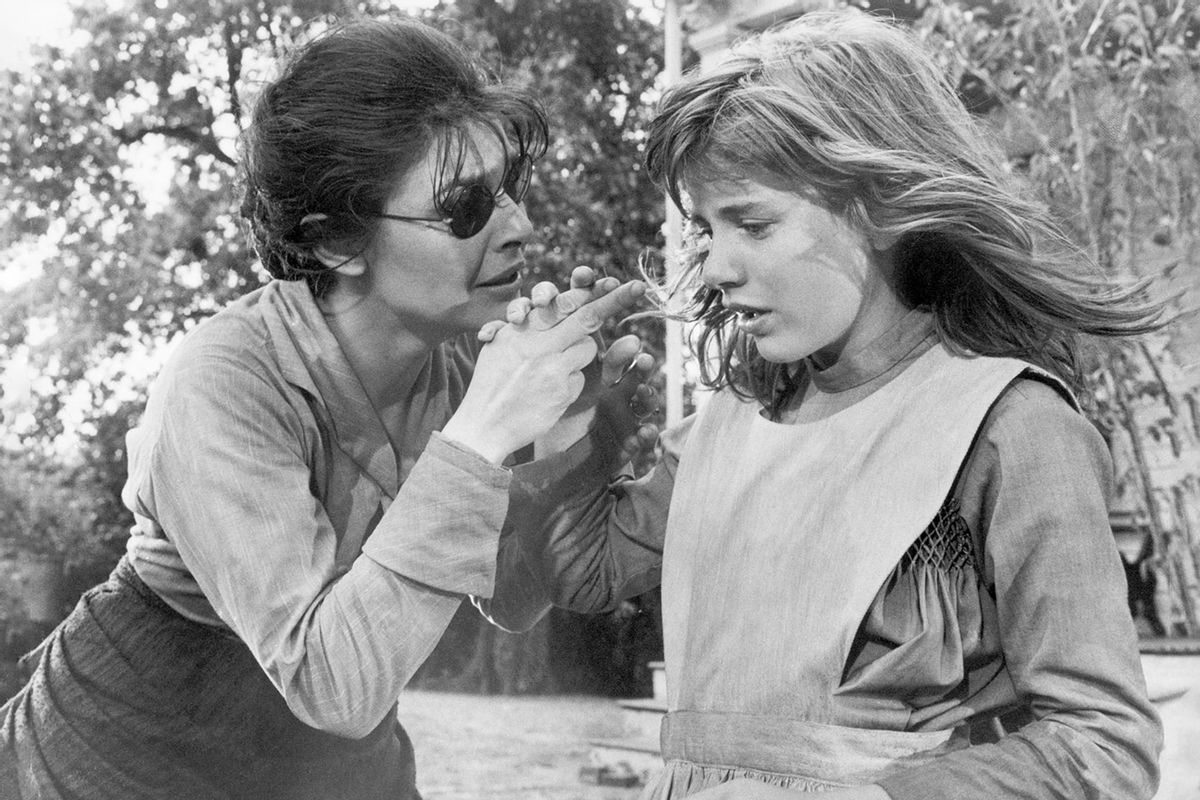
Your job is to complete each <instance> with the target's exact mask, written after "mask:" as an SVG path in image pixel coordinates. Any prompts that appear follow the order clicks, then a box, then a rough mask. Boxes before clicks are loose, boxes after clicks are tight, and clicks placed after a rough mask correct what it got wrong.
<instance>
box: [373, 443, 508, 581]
mask: <svg viewBox="0 0 1200 800" xmlns="http://www.w3.org/2000/svg"><path fill="white" fill-rule="evenodd" d="M511 480H512V474H511V473H510V472H509V471H508V470H507V469H504V468H503V467H498V466H496V465H495V464H492V463H491V462H490V461H488V460H487V459H485V458H483V457H482V456H480V455H479V454H478V453H476V452H475V451H474V450H471V449H470V448H467V447H463V446H461V445H458V444H456V443H454V442H452V441H451V440H449V439H447V438H446V437H444V436H442V435H441V434H440V433H437V432H435V433H434V434H433V436H432V437H430V439H429V444H428V445H426V447H425V452H424V453H422V454H421V457H420V458H418V459H417V462H416V464H415V465H413V468H412V471H411V472H410V473H409V475H408V478H407V479H405V481H404V485H403V486H401V487H400V492H399V493H398V494H397V495H396V499H395V500H394V501H393V502H392V504H391V506H390V507H389V508H388V509H387V511H386V512H384V515H383V518H382V519H381V520H380V521H379V525H378V526H376V528H375V530H374V532H373V533H372V534H371V535H370V537H368V539H367V542H366V544H365V545H363V554H364V555H366V556H368V557H369V558H371V559H372V560H374V561H375V562H376V563H378V564H379V565H380V566H382V567H383V568H384V569H388V570H391V571H392V572H395V573H397V574H399V575H403V576H404V577H406V578H409V579H411V580H414V581H417V582H419V583H422V584H425V585H426V586H431V587H433V588H435V589H440V590H443V591H446V592H451V593H454V594H463V595H466V594H473V595H477V596H480V597H491V596H492V591H493V588H494V586H495V582H496V553H497V549H498V545H499V539H500V528H501V526H502V525H503V524H504V518H505V515H506V514H507V512H508V487H509V483H510V481H511Z"/></svg>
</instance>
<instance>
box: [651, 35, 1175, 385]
mask: <svg viewBox="0 0 1200 800" xmlns="http://www.w3.org/2000/svg"><path fill="white" fill-rule="evenodd" d="M646 160H647V165H648V167H649V172H650V175H651V176H652V177H653V178H654V179H655V180H656V181H658V182H659V183H661V184H663V185H665V187H666V190H667V191H668V193H669V194H670V196H671V197H672V198H673V199H674V201H675V203H676V204H677V205H679V206H680V207H681V208H684V207H685V206H686V202H685V197H684V195H685V194H686V188H687V185H688V184H689V182H696V181H706V180H711V179H713V178H715V177H719V176H722V175H729V174H735V175H742V176H747V177H752V178H753V179H754V180H757V181H759V182H762V183H766V184H768V185H772V186H774V187H776V188H782V189H786V190H791V191H796V192H797V193H800V194H804V195H805V196H807V197H810V198H815V199H816V200H817V201H818V202H821V203H822V204H823V205H825V206H826V207H828V208H829V209H830V210H832V211H834V212H836V213H839V214H844V215H845V216H846V218H847V219H848V220H849V221H850V222H851V223H852V224H854V225H856V226H857V227H858V228H859V229H860V230H861V231H863V232H864V233H865V234H867V235H868V236H869V237H871V238H872V239H873V240H875V241H895V242H896V250H895V253H896V257H897V267H898V269H897V275H896V281H897V289H898V291H899V292H900V295H901V297H902V299H903V300H904V301H905V302H906V303H907V304H909V305H910V306H912V307H928V308H929V309H930V310H931V311H932V312H933V314H934V316H935V319H936V325H937V328H938V331H939V333H940V335H941V337H942V339H943V340H944V341H946V342H947V343H948V344H949V345H950V346H951V347H955V348H957V349H959V350H962V351H970V352H974V353H979V354H986V355H1005V356H1013V357H1017V358H1022V359H1025V360H1027V361H1030V362H1033V363H1035V364H1038V365H1039V366H1042V367H1044V368H1045V369H1047V370H1050V371H1051V372H1053V373H1055V374H1057V375H1059V376H1060V377H1062V378H1064V379H1065V380H1066V381H1068V383H1070V384H1073V385H1077V384H1078V383H1079V380H1080V379H1081V367H1080V364H1079V355H1078V339H1079V335H1080V334H1081V333H1088V334H1099V335H1118V334H1128V333H1140V332H1144V331H1146V330H1149V329H1151V328H1153V327H1154V326H1155V323H1154V321H1153V320H1154V319H1155V318H1156V314H1157V310H1156V307H1153V306H1148V305H1145V304H1143V303H1140V302H1138V301H1137V300H1136V298H1137V297H1138V296H1140V295H1139V293H1140V291H1141V287H1140V286H1139V287H1133V288H1125V289H1121V288H1116V287H1114V286H1111V285H1109V284H1105V283H1104V282H1097V281H1096V279H1095V278H1091V277H1084V272H1085V271H1084V270H1081V269H1080V268H1079V266H1078V264H1077V263H1074V262H1077V261H1079V259H1080V257H1081V256H1080V253H1079V252H1078V249H1077V248H1076V247H1074V246H1072V245H1071V244H1070V242H1069V241H1068V239H1067V237H1066V236H1065V235H1064V234H1063V232H1062V231H1061V229H1060V227H1059V226H1058V225H1057V224H1056V223H1055V222H1054V221H1053V220H1052V219H1051V217H1050V216H1049V214H1048V212H1047V210H1046V209H1045V208H1044V206H1043V205H1041V204H1039V203H1036V202H1033V201H1031V200H1030V199H1028V198H1027V197H1026V196H1024V194H1023V193H1022V192H1020V191H1018V190H1017V188H1016V187H1015V186H1014V184H1013V183H1012V181H1011V180H1010V178H1009V176H1008V173H1007V171H1006V169H1005V166H1004V160H1003V157H1002V155H1001V154H1000V152H999V150H998V148H996V147H995V146H994V145H993V144H992V143H991V142H990V141H989V139H988V137H987V136H986V135H984V133H983V132H982V131H981V129H980V128H979V126H978V125H977V123H976V122H975V121H974V119H972V117H971V116H970V114H969V113H968V112H967V110H966V109H965V107H964V106H963V104H962V102H961V101H960V100H959V98H958V97H957V96H956V94H955V93H954V91H953V89H952V88H951V87H950V85H949V84H948V82H947V81H946V78H945V76H944V75H943V74H942V72H941V71H940V70H939V68H938V67H937V65H936V63H935V62H934V60H933V59H932V58H931V57H930V56H929V55H928V54H927V53H926V52H925V51H924V50H923V49H922V46H921V45H920V43H919V42H918V41H917V40H916V39H915V38H914V37H913V36H911V35H910V34H908V33H907V32H905V31H904V30H902V29H900V28H899V27H897V26H896V25H895V24H893V23H889V22H885V21H883V20H881V19H879V18H875V17H871V16H869V15H867V14H863V13H859V12H814V13H810V14H806V15H804V16H802V17H800V18H799V19H797V20H794V21H792V22H790V23H785V24H783V25H782V26H779V27H776V28H774V29H771V30H768V31H767V32H764V33H762V34H759V35H757V36H754V37H752V38H750V39H747V40H745V41H742V42H741V43H739V44H736V45H735V46H734V47H733V48H732V50H731V52H730V53H729V54H728V56H727V57H726V58H725V59H724V60H723V61H722V62H721V63H720V64H719V65H718V66H716V67H715V68H714V69H712V70H711V71H707V72H704V73H698V74H692V75H690V76H688V77H686V78H685V79H684V80H683V82H682V83H680V84H678V85H677V86H675V87H674V88H672V89H671V90H670V91H669V92H667V94H666V95H665V96H664V98H663V100H662V102H661V105H660V108H659V112H658V115H657V116H656V118H655V119H654V121H653V122H652V123H651V126H650V130H649V133H648V141H647V156H646ZM876 237H878V238H876ZM685 252H687V250H686V249H685ZM701 263H702V258H693V259H692V260H691V262H690V263H686V259H685V264H684V268H685V270H690V271H691V272H692V273H695V272H696V271H697V270H698V269H699V267H700V264H701ZM688 314H689V316H690V318H692V319H698V320H700V321H702V322H703V326H702V330H701V334H700V339H699V345H698V347H699V350H700V355H701V358H700V364H701V368H702V370H703V373H702V375H703V377H704V380H705V382H706V383H708V384H709V385H711V386H714V387H721V386H730V387H732V388H733V389H734V390H735V391H738V392H739V393H741V394H744V395H747V396H754V397H757V398H758V399H759V400H760V401H762V402H763V403H764V404H765V405H768V406H770V405H772V404H773V403H774V402H775V401H776V399H777V395H778V393H779V390H780V381H781V380H783V381H786V379H787V377H788V376H789V375H790V374H791V373H792V372H794V370H789V369H788V368H787V367H786V366H780V365H773V364H769V363H767V362H765V361H764V360H763V359H762V358H761V357H760V356H758V354H757V352H756V351H755V349H754V345H753V341H752V340H751V339H749V337H746V336H745V335H743V334H740V333H739V332H738V331H737V328H736V326H735V325H733V319H732V316H733V315H732V314H731V313H730V312H728V311H726V310H725V309H724V308H722V306H721V304H720V293H719V292H715V291H711V290H706V289H700V290H699V291H698V292H697V294H696V295H695V297H694V298H693V299H692V302H691V304H690V306H689V308H688Z"/></svg>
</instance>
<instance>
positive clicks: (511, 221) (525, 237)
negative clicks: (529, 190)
mask: <svg viewBox="0 0 1200 800" xmlns="http://www.w3.org/2000/svg"><path fill="white" fill-rule="evenodd" d="M494 213H498V214H503V215H504V228H503V232H504V237H503V241H504V242H505V243H506V244H507V243H510V242H513V241H516V242H520V243H521V244H525V243H526V242H528V241H529V240H530V239H532V238H533V223H532V222H530V220H529V215H528V214H526V213H525V205H524V204H523V203H516V202H513V200H512V198H510V197H509V196H508V195H504V196H503V198H502V199H501V200H500V202H499V203H498V204H497V205H496V210H495V212H494Z"/></svg>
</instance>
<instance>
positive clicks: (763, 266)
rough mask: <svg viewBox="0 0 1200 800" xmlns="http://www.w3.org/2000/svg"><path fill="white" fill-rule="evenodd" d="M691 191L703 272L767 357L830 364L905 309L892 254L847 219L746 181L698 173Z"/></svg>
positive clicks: (881, 329) (890, 322)
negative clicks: (892, 276)
mask: <svg viewBox="0 0 1200 800" xmlns="http://www.w3.org/2000/svg"><path fill="white" fill-rule="evenodd" d="M688 194H689V195H690V197H691V200H692V203H693V206H692V215H691V218H692V222H693V223H694V224H695V225H696V226H697V227H698V228H699V229H700V231H701V232H703V233H706V234H707V235H708V236H709V237H710V241H709V243H708V245H709V249H708V254H707V256H706V257H705V258H704V262H703V266H702V268H701V273H700V275H701V279H702V280H703V281H704V285H705V286H707V287H708V288H710V289H714V290H717V291H719V292H720V293H721V302H722V304H723V305H724V306H725V308H727V309H729V310H731V311H736V312H737V325H738V327H739V329H740V330H741V331H742V332H743V333H745V334H748V335H749V336H752V337H754V341H755V344H756V345H757V347H758V352H759V354H761V355H762V357H763V358H765V359H766V360H768V361H772V362H776V363H791V362H796V361H800V360H801V359H804V358H810V357H811V358H812V359H813V361H814V362H815V363H816V364H817V366H818V367H827V366H829V365H830V364H832V363H833V362H835V361H836V360H837V359H838V356H839V355H841V353H842V352H843V351H844V350H847V349H849V351H850V352H853V351H854V350H856V349H858V348H859V347H861V346H862V345H865V344H867V343H869V342H870V341H871V340H872V339H874V338H875V337H876V336H878V335H879V334H881V333H883V332H884V331H886V330H887V328H888V327H890V326H891V325H892V324H893V323H894V322H895V321H896V320H897V319H899V317H900V316H903V314H904V313H905V309H904V308H903V306H902V304H901V303H900V301H899V299H898V298H897V297H896V295H895V293H894V292H893V291H892V289H891V287H890V285H889V284H888V282H887V280H885V275H884V272H885V270H886V269H887V268H888V258H887V254H886V253H884V252H881V251H879V250H877V249H875V248H874V247H872V245H871V243H870V242H869V241H868V240H867V238H866V237H865V236H864V235H863V234H862V233H860V232H859V231H858V230H856V229H855V228H854V227H853V226H851V225H850V224H849V222H847V221H846V219H844V218H843V217H841V216H839V215H837V214H834V213H832V212H830V211H827V210H826V209H825V208H823V207H821V206H820V205H817V204H816V203H813V202H812V201H810V200H807V199H805V198H804V197H801V196H800V195H798V194H794V193H791V192H786V191H782V190H779V189H775V188H772V187H770V186H766V185H764V184H761V183H758V182H756V181H754V180H750V179H734V178H730V179H725V180H713V181H704V182H699V181H698V182H695V183H694V184H691V185H689V186H688Z"/></svg>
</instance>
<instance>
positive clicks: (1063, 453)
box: [971, 370, 1110, 480]
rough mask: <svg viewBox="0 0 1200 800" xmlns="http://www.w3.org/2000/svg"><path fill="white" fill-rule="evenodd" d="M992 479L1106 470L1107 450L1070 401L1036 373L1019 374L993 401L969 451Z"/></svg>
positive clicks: (1056, 385) (1064, 392)
mask: <svg viewBox="0 0 1200 800" xmlns="http://www.w3.org/2000/svg"><path fill="white" fill-rule="evenodd" d="M972 450H973V457H972V459H971V460H972V461H974V462H976V467H977V468H979V467H982V468H983V469H984V471H986V472H989V473H994V474H995V475H1006V476H1008V478H1009V479H1010V480H1011V479H1012V478H1013V477H1014V476H1017V475H1024V476H1026V477H1029V476H1034V475H1042V476H1043V477H1046V476H1049V475H1064V474H1078V473H1079V471H1080V470H1084V471H1087V472H1089V473H1090V472H1095V471H1097V470H1106V469H1107V468H1108V464H1109V463H1110V462H1109V456H1108V448H1107V445H1106V444H1105V442H1104V438H1103V437H1102V436H1101V435H1100V432H1099V430H1097V428H1096V426H1095V425H1093V424H1092V422H1091V421H1090V420H1089V419H1088V418H1087V417H1086V416H1084V414H1083V413H1082V412H1081V411H1080V410H1079V407H1078V405H1077V403H1076V401H1075V398H1074V397H1073V396H1072V395H1071V393H1070V392H1069V391H1068V390H1067V389H1066V388H1065V387H1064V386H1063V385H1062V384H1060V383H1059V382H1058V381H1056V380H1054V379H1053V378H1050V377H1048V376H1045V375H1043V374H1041V373H1039V372H1037V371H1034V370H1029V371H1027V372H1025V373H1022V375H1020V376H1019V377H1018V378H1017V379H1016V380H1014V381H1013V382H1012V383H1010V384H1009V385H1008V387H1007V388H1006V389H1005V390H1004V391H1003V392H1001V394H1000V396H999V397H998V398H997V399H996V402H995V403H994V404H993V406H992V408H991V409H990V410H989V412H988V414H987V416H986V417H985V418H984V421H983V424H982V425H981V426H980V429H979V433H978V435H977V437H976V444H975V446H974V447H973V448H972Z"/></svg>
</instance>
